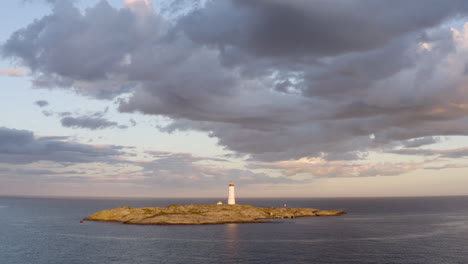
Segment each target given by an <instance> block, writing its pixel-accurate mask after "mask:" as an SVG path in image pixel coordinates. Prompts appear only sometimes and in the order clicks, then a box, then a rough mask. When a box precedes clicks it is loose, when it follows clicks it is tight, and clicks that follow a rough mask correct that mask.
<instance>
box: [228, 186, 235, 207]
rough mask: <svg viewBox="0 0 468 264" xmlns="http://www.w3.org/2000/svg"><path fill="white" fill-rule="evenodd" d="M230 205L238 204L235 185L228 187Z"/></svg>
mask: <svg viewBox="0 0 468 264" xmlns="http://www.w3.org/2000/svg"><path fill="white" fill-rule="evenodd" d="M228 204H236V197H235V194H234V183H232V182H231V183H230V184H229V187H228Z"/></svg>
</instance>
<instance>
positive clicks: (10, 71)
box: [0, 68, 26, 77]
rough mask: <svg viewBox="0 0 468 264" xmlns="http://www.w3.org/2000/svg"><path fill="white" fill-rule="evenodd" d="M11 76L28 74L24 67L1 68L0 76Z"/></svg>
mask: <svg viewBox="0 0 468 264" xmlns="http://www.w3.org/2000/svg"><path fill="white" fill-rule="evenodd" d="M1 75H4V76H10V77H23V76H25V75H26V73H25V71H24V70H22V69H13V68H12V69H0V76H1Z"/></svg>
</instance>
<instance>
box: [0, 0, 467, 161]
mask: <svg viewBox="0 0 468 264" xmlns="http://www.w3.org/2000/svg"><path fill="white" fill-rule="evenodd" d="M52 7H53V10H52V13H51V14H50V15H47V16H45V17H43V18H41V19H38V20H36V21H34V22H32V23H31V24H30V25H28V26H27V27H24V28H21V29H19V30H17V31H16V32H15V33H13V34H12V35H11V36H10V37H9V39H8V40H7V41H6V43H5V45H4V46H3V47H2V52H3V55H4V56H6V57H8V58H13V59H14V60H16V61H18V62H19V63H20V64H22V65H24V66H25V67H28V68H29V69H30V70H31V71H32V76H33V84H34V85H36V86H40V87H54V86H55V87H63V88H71V89H74V90H76V91H77V92H78V93H81V94H85V95H91V96H95V97H97V98H112V97H114V96H117V95H119V94H121V93H126V95H125V96H124V97H122V98H125V99H122V98H120V99H119V100H118V103H119V110H120V111H122V112H141V113H144V114H149V115H158V116H165V117H169V118H171V121H170V124H168V125H165V126H161V127H160V129H161V130H163V131H167V132H172V131H176V130H187V131H189V130H198V131H203V132H206V133H208V134H209V135H210V136H212V137H215V138H217V139H218V142H219V144H220V145H222V146H224V147H226V148H228V149H229V150H232V151H234V152H236V153H237V154H238V155H243V154H245V155H247V156H248V157H249V158H250V159H251V160H264V161H275V160H276V161H278V160H291V159H299V158H303V157H322V158H324V159H326V160H330V161H332V160H352V159H363V158H365V157H366V154H367V152H368V151H369V150H381V149H388V148H393V147H398V146H406V147H412V148H414V147H419V146H422V145H426V144H431V143H435V137H437V136H445V135H447V136H449V135H467V134H468V119H467V116H468V107H467V105H468V93H467V92H466V87H467V84H468V81H467V79H466V71H465V64H466V61H467V60H468V56H467V55H466V54H468V49H467V48H466V47H467V45H466V43H467V40H466V36H465V35H464V34H466V33H464V32H458V31H456V30H450V29H449V27H448V26H447V25H446V24H444V23H446V22H449V21H452V20H451V19H460V18H463V17H464V15H466V13H467V10H468V2H466V1H461V0H452V1H438V0H427V1H426V0H424V1H423V0H415V1H401V0H397V1H370V0H362V1H353V2H350V1H306V0H294V1H280V0H269V1H267V0H251V1H247V0H231V1H229V0H225V1H210V2H208V3H207V4H206V5H205V6H204V7H201V6H198V7H196V8H194V9H195V10H194V11H193V12H187V14H186V15H185V16H183V17H182V18H180V19H175V20H174V21H173V22H167V21H165V20H164V19H163V18H162V17H160V16H159V15H158V14H157V13H156V12H154V10H153V9H151V6H146V5H145V4H144V2H143V1H142V2H139V3H136V4H135V3H134V4H131V3H127V4H126V6H125V7H124V8H120V9H117V8H114V7H112V6H110V5H109V4H107V2H106V1H101V2H99V4H97V5H95V6H92V7H90V8H88V9H86V11H85V12H84V13H81V12H80V11H79V9H77V8H76V7H74V6H73V4H72V2H69V1H55V2H53V3H52ZM459 21H460V20H457V22H459ZM66 118H68V119H67V120H68V121H71V123H69V125H71V126H75V127H79V126H81V127H87V128H91V129H97V128H100V127H106V126H112V125H113V126H116V124H113V123H112V121H108V120H105V119H104V120H91V121H92V122H91V123H92V124H89V123H88V122H89V121H90V120H77V119H79V118H78V117H72V116H70V117H66ZM92 118H94V119H99V118H101V119H102V116H101V117H92ZM64 119H65V118H64ZM93 122H94V123H93ZM106 122H107V123H106ZM109 122H110V123H111V124H109ZM131 123H132V124H133V122H131ZM83 124H85V125H83ZM100 124H103V126H101V125H100Z"/></svg>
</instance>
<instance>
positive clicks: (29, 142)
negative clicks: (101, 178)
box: [0, 127, 127, 164]
mask: <svg viewBox="0 0 468 264" xmlns="http://www.w3.org/2000/svg"><path fill="white" fill-rule="evenodd" d="M126 155H127V154H126V153H125V152H123V151H122V147H119V146H97V145H86V144H81V143H76V142H73V141H70V140H68V138H63V137H59V138H57V137H35V136H34V133H33V132H31V131H28V130H17V129H10V128H5V127H0V163H9V164H28V163H34V162H39V161H52V162H57V163H63V164H74V163H94V162H104V163H116V162H122V161H121V160H120V159H119V156H126Z"/></svg>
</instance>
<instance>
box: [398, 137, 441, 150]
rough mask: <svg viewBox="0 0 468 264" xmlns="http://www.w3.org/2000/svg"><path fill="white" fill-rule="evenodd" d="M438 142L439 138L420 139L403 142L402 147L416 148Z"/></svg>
mask: <svg viewBox="0 0 468 264" xmlns="http://www.w3.org/2000/svg"><path fill="white" fill-rule="evenodd" d="M440 141H441V139H440V138H439V137H422V138H415V139H412V140H407V141H404V142H403V146H405V147H406V148H417V147H421V146H424V145H430V144H434V143H437V142H440Z"/></svg>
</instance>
